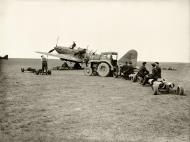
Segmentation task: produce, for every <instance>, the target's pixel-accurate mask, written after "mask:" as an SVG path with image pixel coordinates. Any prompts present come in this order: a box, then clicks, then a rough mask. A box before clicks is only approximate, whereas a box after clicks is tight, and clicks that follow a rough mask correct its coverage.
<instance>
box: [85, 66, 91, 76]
mask: <svg viewBox="0 0 190 142" xmlns="http://www.w3.org/2000/svg"><path fill="white" fill-rule="evenodd" d="M84 74H85V75H87V76H91V75H92V68H90V67H87V68H85V69H84Z"/></svg>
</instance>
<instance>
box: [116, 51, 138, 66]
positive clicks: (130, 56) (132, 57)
mask: <svg viewBox="0 0 190 142" xmlns="http://www.w3.org/2000/svg"><path fill="white" fill-rule="evenodd" d="M137 56H138V53H137V51H136V50H134V49H132V50H129V51H128V52H127V53H126V54H125V55H123V56H122V57H121V58H120V59H119V60H118V63H119V64H125V63H126V62H129V61H131V62H132V65H133V66H134V67H136V65H137Z"/></svg>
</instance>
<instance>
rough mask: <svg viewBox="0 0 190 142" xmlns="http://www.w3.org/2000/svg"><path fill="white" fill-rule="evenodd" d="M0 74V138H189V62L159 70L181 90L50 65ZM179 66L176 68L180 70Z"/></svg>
mask: <svg viewBox="0 0 190 142" xmlns="http://www.w3.org/2000/svg"><path fill="white" fill-rule="evenodd" d="M7 67H8V66H5V67H4V69H3V70H2V73H1V76H0V79H1V80H0V84H1V85H0V142H110V141H111V142H189V141H190V139H189V138H190V113H189V111H190V86H189V84H190V76H189V75H190V66H189V64H185V65H181V64H180V65H179V66H177V71H167V70H164V71H163V77H165V78H167V79H168V80H170V81H173V82H174V83H177V84H181V85H182V86H183V87H184V88H185V93H186V95H185V96H177V95H172V94H166V95H152V93H153V92H152V90H151V88H150V87H148V86H147V87H142V86H141V85H140V84H138V83H132V82H131V81H126V80H124V79H121V78H118V79H115V78H112V77H98V76H91V77H89V76H84V75H83V71H82V70H80V71H76V70H75V71H52V75H51V76H44V75H39V76H37V75H34V74H30V73H21V72H20V69H19V68H20V66H17V67H14V70H16V71H13V70H11V71H10V70H9V71H7V70H8V69H7ZM180 69H181V70H180Z"/></svg>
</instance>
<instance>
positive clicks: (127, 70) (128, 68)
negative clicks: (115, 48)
mask: <svg viewBox="0 0 190 142" xmlns="http://www.w3.org/2000/svg"><path fill="white" fill-rule="evenodd" d="M133 73H134V68H133V65H132V62H131V61H129V62H128V63H127V65H125V66H124V67H123V74H124V78H125V79H129V75H130V74H133Z"/></svg>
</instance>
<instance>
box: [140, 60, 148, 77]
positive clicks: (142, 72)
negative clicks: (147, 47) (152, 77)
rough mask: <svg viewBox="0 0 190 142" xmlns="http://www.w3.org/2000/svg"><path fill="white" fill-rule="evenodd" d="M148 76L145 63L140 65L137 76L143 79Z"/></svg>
mask: <svg viewBox="0 0 190 142" xmlns="http://www.w3.org/2000/svg"><path fill="white" fill-rule="evenodd" d="M147 74H149V71H148V70H147V69H146V62H143V63H142V66H141V67H140V69H139V71H138V73H137V76H139V77H142V78H143V79H144V77H145V75H147Z"/></svg>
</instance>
